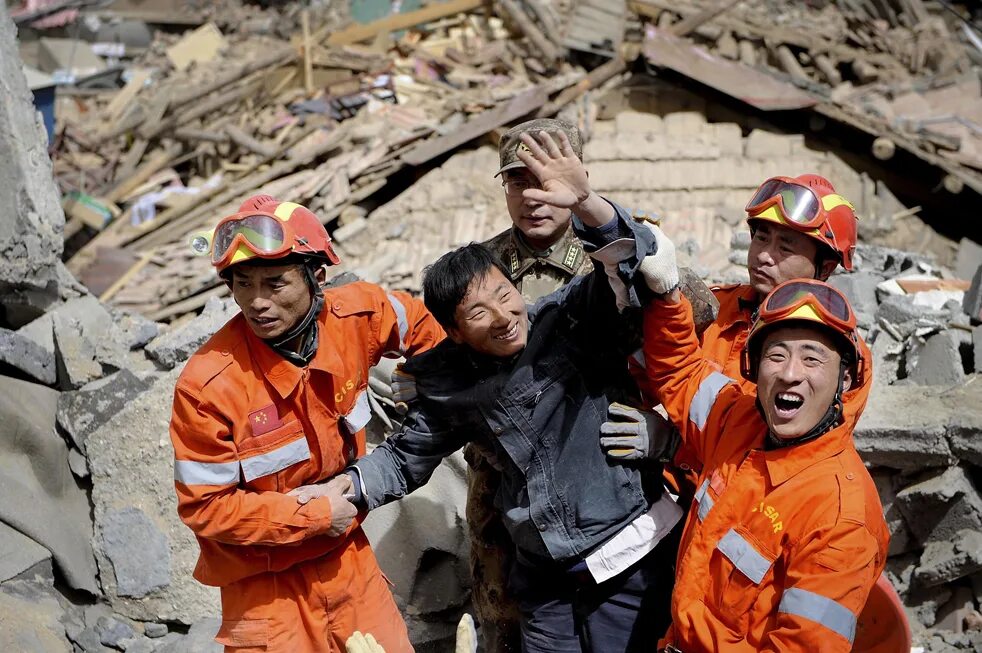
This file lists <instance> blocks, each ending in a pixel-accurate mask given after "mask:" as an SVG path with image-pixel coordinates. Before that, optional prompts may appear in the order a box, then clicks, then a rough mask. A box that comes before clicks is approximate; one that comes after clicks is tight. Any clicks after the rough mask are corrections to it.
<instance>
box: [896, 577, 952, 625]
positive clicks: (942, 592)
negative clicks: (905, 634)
mask: <svg viewBox="0 0 982 653" xmlns="http://www.w3.org/2000/svg"><path fill="white" fill-rule="evenodd" d="M950 600H951V589H949V588H947V587H944V586H941V587H918V588H916V589H914V590H912V591H911V592H910V593H909V594H908V595H907V597H906V598H905V600H904V611H905V612H906V613H907V619H908V621H910V624H911V627H912V629H915V630H920V629H923V628H930V627H931V626H933V625H934V622H936V621H937V620H938V611H939V610H941V608H942V607H944V605H945V604H946V603H948V601H950Z"/></svg>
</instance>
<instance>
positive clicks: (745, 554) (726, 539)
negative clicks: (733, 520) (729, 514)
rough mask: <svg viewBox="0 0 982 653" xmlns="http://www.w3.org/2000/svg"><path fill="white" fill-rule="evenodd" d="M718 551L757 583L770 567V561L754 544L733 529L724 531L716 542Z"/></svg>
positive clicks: (762, 578)
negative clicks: (724, 533)
mask: <svg viewBox="0 0 982 653" xmlns="http://www.w3.org/2000/svg"><path fill="white" fill-rule="evenodd" d="M716 548H717V549H719V550H720V553H722V554H723V555H725V556H726V557H727V559H728V560H729V561H730V562H732V563H733V566H734V567H736V568H737V569H739V570H740V572H741V573H742V574H743V575H744V576H746V577H747V578H749V579H750V580H751V581H753V582H754V584H755V585H759V584H760V581H762V580H764V576H766V575H767V570H768V569H770V568H771V564H772V563H771V561H770V560H768V559H767V558H765V557H764V556H762V555H761V554H760V552H759V551H758V550H757V549H755V548H754V545H753V544H751V543H750V542H748V541H747V540H745V539H743V536H742V535H740V534H739V533H737V532H736V531H735V530H734V529H732V528H731V529H730V530H728V531H726V535H724V536H723V538H722V539H721V540H720V541H719V542H717V543H716Z"/></svg>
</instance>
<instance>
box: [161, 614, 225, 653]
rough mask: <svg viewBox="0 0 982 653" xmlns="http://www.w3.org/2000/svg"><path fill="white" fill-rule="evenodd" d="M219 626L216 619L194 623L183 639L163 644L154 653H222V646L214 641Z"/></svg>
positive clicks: (219, 622)
mask: <svg viewBox="0 0 982 653" xmlns="http://www.w3.org/2000/svg"><path fill="white" fill-rule="evenodd" d="M220 625H221V621H220V620H218V619H203V620H201V621H198V622H195V623H194V624H193V625H192V626H191V628H190V629H189V630H188V634H187V635H186V636H185V637H182V638H180V639H175V640H173V642H170V643H165V644H164V645H163V646H161V647H160V648H158V649H157V651H156V653H222V651H223V650H224V649H223V647H222V645H221V644H219V643H218V642H216V641H215V634H216V633H217V632H218V627H219V626H220ZM171 634H174V633H171Z"/></svg>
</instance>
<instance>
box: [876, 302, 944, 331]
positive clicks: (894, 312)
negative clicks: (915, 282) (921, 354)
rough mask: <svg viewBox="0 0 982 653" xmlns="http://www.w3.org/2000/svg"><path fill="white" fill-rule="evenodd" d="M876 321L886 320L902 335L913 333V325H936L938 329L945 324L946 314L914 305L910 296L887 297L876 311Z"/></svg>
mask: <svg viewBox="0 0 982 653" xmlns="http://www.w3.org/2000/svg"><path fill="white" fill-rule="evenodd" d="M876 319H877V320H880V319H883V320H886V321H887V322H889V323H890V324H892V325H893V326H895V327H897V329H898V330H899V331H900V332H901V333H902V334H904V335H909V333H910V332H911V331H913V326H914V325H915V324H918V323H919V324H936V325H938V326H939V327H940V326H942V325H944V324H946V323H947V319H948V314H947V312H945V311H935V310H932V309H930V308H926V307H924V306H918V305H917V304H915V303H914V298H913V296H911V295H888V296H886V297H882V298H881V300H880V305H879V307H878V308H877V309H876Z"/></svg>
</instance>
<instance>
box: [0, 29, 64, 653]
mask: <svg viewBox="0 0 982 653" xmlns="http://www.w3.org/2000/svg"><path fill="white" fill-rule="evenodd" d="M2 14H3V11H2V10H0V20H3V21H7V22H8V23H9V22H10V21H9V20H8V19H7V18H6V17H5V16H3V15H2ZM64 616H65V611H64V609H63V608H62V607H61V606H60V605H59V602H58V600H57V593H56V592H54V591H53V590H51V591H50V592H49V593H43V594H38V595H36V596H31V597H25V596H21V595H19V593H17V592H13V593H12V592H11V591H10V587H9V584H5V585H4V586H3V591H0V624H3V627H2V628H0V651H10V652H11V653H14V652H19V651H25V652H27V651H30V653H72V644H71V642H69V641H68V639H67V638H66V637H65V627H64V626H63V625H62V624H61V620H62V618H63V617H64Z"/></svg>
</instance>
